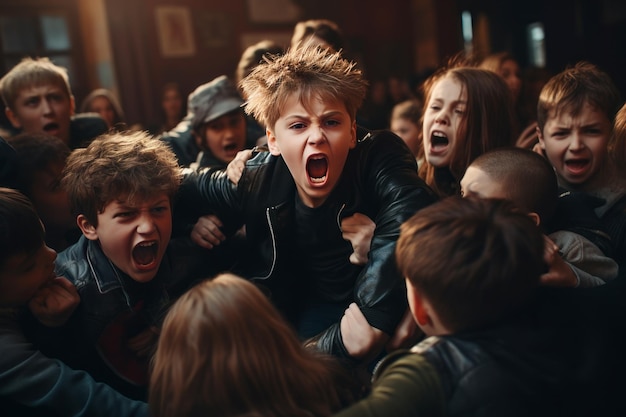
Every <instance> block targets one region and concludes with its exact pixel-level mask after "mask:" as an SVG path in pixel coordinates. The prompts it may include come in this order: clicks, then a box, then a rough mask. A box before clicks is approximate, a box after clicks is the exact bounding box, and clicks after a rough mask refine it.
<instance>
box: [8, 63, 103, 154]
mask: <svg viewBox="0 0 626 417" xmlns="http://www.w3.org/2000/svg"><path fill="white" fill-rule="evenodd" d="M0 93H1V94H2V100H3V101H4V105H5V106H6V107H5V113H6V115H7V118H8V119H9V121H10V122H11V124H12V125H13V127H14V128H15V129H16V130H17V131H18V132H27V133H47V134H49V135H53V136H56V137H58V138H59V139H61V140H62V141H63V142H65V144H66V145H67V146H69V147H70V148H72V149H74V148H77V147H79V146H84V143H85V142H87V141H89V140H91V139H93V138H94V137H96V136H98V135H99V134H101V133H104V132H105V131H106V130H107V124H106V122H105V121H104V119H102V118H101V117H99V116H98V117H95V116H92V115H91V114H84V115H81V116H78V117H75V116H74V110H75V107H76V106H75V102H74V95H73V94H72V91H71V88H70V82H69V77H68V75H67V70H66V69H65V68H63V67H60V66H58V65H55V64H54V63H53V62H52V61H51V60H50V59H48V58H36V59H32V58H24V59H23V60H22V61H20V62H19V63H18V64H17V65H16V66H14V67H13V68H11V70H9V72H7V73H6V74H5V75H4V76H3V77H2V79H0Z"/></svg>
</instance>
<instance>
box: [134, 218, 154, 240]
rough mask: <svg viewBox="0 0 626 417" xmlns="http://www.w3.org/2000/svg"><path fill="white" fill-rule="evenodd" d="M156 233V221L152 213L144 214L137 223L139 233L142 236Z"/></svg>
mask: <svg viewBox="0 0 626 417" xmlns="http://www.w3.org/2000/svg"><path fill="white" fill-rule="evenodd" d="M153 231H154V219H153V218H152V216H151V215H150V213H142V214H141V215H140V216H139V218H138V222H137V233H139V234H142V235H147V234H150V233H152V232H153Z"/></svg>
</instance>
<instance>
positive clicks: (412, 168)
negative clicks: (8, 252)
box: [182, 47, 435, 361]
mask: <svg viewBox="0 0 626 417" xmlns="http://www.w3.org/2000/svg"><path fill="white" fill-rule="evenodd" d="M241 87H242V90H243V93H244V96H245V97H247V103H246V112H247V113H249V114H251V115H252V116H254V117H255V118H256V119H257V120H258V121H259V123H260V124H261V125H263V126H266V134H267V141H268V143H267V144H268V148H269V151H264V152H260V153H258V154H257V155H256V156H255V157H253V158H252V159H250V160H249V161H247V162H246V166H245V169H244V171H243V174H242V177H241V179H240V180H239V182H238V184H237V185H234V184H232V183H231V182H230V181H229V179H228V178H227V177H226V175H225V174H224V173H223V172H215V171H213V172H211V171H207V172H203V173H193V174H190V175H189V176H188V177H187V178H186V180H185V181H184V186H183V191H184V193H183V196H184V195H185V194H187V197H186V198H187V199H191V198H193V197H194V196H195V197H196V198H197V199H199V200H198V201H200V202H202V203H203V206H204V209H205V210H206V212H213V213H214V214H216V215H217V216H218V217H219V218H220V219H221V220H222V222H223V225H224V231H225V232H226V234H228V233H232V232H233V231H235V230H237V229H238V228H239V227H240V226H241V225H243V224H245V225H246V236H247V239H248V242H249V243H250V245H251V246H252V247H253V250H252V251H250V253H249V256H247V258H246V259H245V261H246V262H245V265H243V269H242V270H241V271H238V272H239V273H240V274H241V275H243V276H245V277H248V278H250V279H253V280H254V281H256V282H257V283H259V284H261V285H263V286H265V287H267V289H268V292H269V293H270V294H271V297H272V299H273V301H274V302H275V303H276V304H277V306H278V307H279V308H281V309H282V310H283V311H284V312H285V314H287V316H288V318H289V319H290V320H292V321H293V322H294V323H295V325H296V326H297V328H298V330H299V333H300V335H301V337H303V338H311V339H309V342H308V345H310V346H315V347H317V348H319V349H321V350H323V351H326V352H329V353H333V354H335V355H338V356H340V357H345V358H349V357H351V358H353V359H355V360H359V361H367V360H371V359H372V358H373V357H375V356H376V355H377V354H378V353H380V352H381V351H382V348H383V346H384V344H385V342H386V340H387V339H388V337H389V335H391V334H393V332H394V330H395V327H396V326H397V324H398V322H399V320H400V318H401V317H402V314H403V313H404V311H405V309H406V307H407V304H406V296H405V295H404V285H403V281H402V279H401V278H400V276H399V275H398V272H397V270H396V266H395V262H394V258H393V251H394V249H395V245H396V239H397V238H398V234H399V227H400V224H401V223H402V222H403V221H404V220H406V219H408V218H409V217H410V216H411V215H412V214H413V213H415V212H416V211H417V210H419V209H421V208H423V207H425V206H427V205H429V204H431V203H432V202H433V201H434V200H435V197H434V196H433V194H432V192H431V191H430V190H429V188H428V187H427V186H426V185H425V184H424V183H423V181H421V180H420V179H419V178H418V176H417V167H416V162H415V158H414V157H413V155H412V154H411V152H410V151H409V149H408V148H407V146H406V145H405V144H404V142H402V140H401V139H400V138H398V137H396V136H395V135H393V134H391V133H390V132H383V131H381V132H375V133H367V134H364V136H362V137H358V135H357V126H356V122H355V117H356V111H357V109H358V108H359V106H360V105H361V103H362V101H363V98H364V96H365V92H366V81H365V79H364V78H363V76H362V74H361V71H360V70H358V69H357V68H356V67H355V64H354V63H351V62H349V61H347V60H345V59H343V58H342V57H341V55H340V54H339V53H332V52H329V51H325V50H321V49H318V48H314V47H309V48H304V47H303V48H297V49H294V50H291V51H289V52H287V53H286V54H285V55H283V56H277V57H273V59H267V60H266V61H265V62H264V63H262V64H260V65H259V66H257V67H256V68H255V69H254V70H253V71H252V72H251V73H250V74H249V75H248V76H247V77H246V78H245V79H244V80H243V81H242V83H241ZM359 136H360V135H359ZM194 193H199V195H197V194H196V195H194ZM182 200H183V201H184V200H185V198H183V199H182ZM198 201H196V203H197V202H198ZM357 213H358V214H363V215H366V216H368V217H370V218H371V219H373V220H374V221H375V223H376V225H377V226H376V230H375V232H374V234H373V238H372V240H371V249H370V252H369V257H368V259H367V260H366V261H364V263H365V265H357V264H356V263H359V262H355V263H352V262H351V261H350V257H351V255H352V254H353V252H355V248H353V247H352V245H351V243H350V242H349V241H347V240H345V239H344V236H343V232H344V231H345V230H343V228H342V227H343V225H342V222H343V221H344V220H345V219H346V218H349V217H351V216H353V215H355V214H357ZM344 224H345V223H344ZM351 302H356V304H357V305H358V306H359V308H360V309H361V310H362V311H363V314H364V315H365V317H367V322H368V325H367V327H366V328H364V329H360V330H359V331H354V332H342V331H341V329H340V327H339V321H340V319H341V317H342V315H343V312H344V310H345V309H346V307H347V306H348V305H349V304H350V303H351ZM361 331H365V332H366V334H368V335H373V337H372V338H369V337H362V335H363V334H362V333H361ZM366 340H367V342H365V341H366ZM370 341H372V342H371V343H369V342H370Z"/></svg>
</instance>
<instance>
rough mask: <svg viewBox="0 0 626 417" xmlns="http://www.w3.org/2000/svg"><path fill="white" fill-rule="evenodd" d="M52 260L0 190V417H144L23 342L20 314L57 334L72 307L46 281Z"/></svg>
mask: <svg viewBox="0 0 626 417" xmlns="http://www.w3.org/2000/svg"><path fill="white" fill-rule="evenodd" d="M55 258H56V252H55V251H54V250H52V249H50V248H49V247H48V246H46V244H45V241H44V229H43V226H42V224H41V221H40V220H39V216H38V215H37V212H36V211H35V208H34V207H33V205H32V203H31V202H30V201H29V200H28V199H27V198H26V197H25V196H24V195H23V194H21V193H19V192H18V191H16V190H12V189H8V188H0V346H1V350H2V356H1V357H0V408H1V409H2V413H3V415H5V416H20V417H22V416H50V415H53V416H57V415H58V416H77V417H78V416H85V417H87V416H110V415H117V416H137V417H139V416H147V415H148V409H147V405H146V404H144V403H140V402H137V401H131V400H129V399H128V398H125V397H123V396H122V395H120V394H119V393H117V392H115V391H114V390H113V389H111V388H110V387H109V386H107V385H105V384H102V383H97V382H96V381H94V380H93V379H92V378H91V377H90V376H89V375H88V374H87V373H85V372H83V371H75V370H73V369H71V368H70V367H68V366H67V365H66V364H64V363H63V362H61V361H59V360H56V359H51V358H48V357H46V356H44V355H43V354H42V353H41V352H40V351H39V350H38V349H37V348H36V347H35V346H34V345H33V344H32V343H31V341H30V340H29V339H28V338H27V337H26V336H25V334H24V331H23V328H22V325H21V323H22V320H21V317H22V316H23V315H24V314H27V313H26V311H25V310H26V307H27V306H28V307H29V308H30V310H31V311H32V312H33V314H34V315H35V316H36V318H37V319H38V320H40V321H41V322H42V323H43V324H44V325H46V326H59V325H61V324H63V322H65V320H67V318H68V317H69V315H71V313H72V311H74V308H75V307H76V305H77V304H78V302H79V299H78V294H76V290H75V289H74V286H73V285H72V284H71V283H70V282H69V281H67V280H66V279H65V278H62V277H57V276H56V275H55V274H54V260H55Z"/></svg>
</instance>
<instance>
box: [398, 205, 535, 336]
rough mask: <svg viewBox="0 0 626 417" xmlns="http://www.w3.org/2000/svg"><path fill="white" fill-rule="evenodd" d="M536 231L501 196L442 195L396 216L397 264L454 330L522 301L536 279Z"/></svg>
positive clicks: (482, 323) (500, 313)
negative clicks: (406, 217) (410, 214)
mask: <svg viewBox="0 0 626 417" xmlns="http://www.w3.org/2000/svg"><path fill="white" fill-rule="evenodd" d="M543 245H544V242H543V235H542V233H541V232H540V230H539V228H538V227H537V226H536V225H535V224H534V223H533V222H532V220H531V219H530V217H529V216H527V215H526V214H524V213H521V212H520V211H519V210H516V209H515V207H514V206H513V204H512V203H510V202H508V201H504V200H489V199H484V200H483V199H475V198H460V197H449V198H446V199H444V200H441V201H439V202H437V203H435V204H433V205H430V206H428V207H426V208H423V209H421V210H419V211H418V212H417V213H416V214H415V215H413V217H411V218H410V219H409V220H407V221H406V222H405V223H404V224H402V226H401V229H400V237H399V239H398V244H397V247H396V261H397V264H398V267H399V270H400V272H401V273H402V275H403V276H404V277H406V279H408V280H409V281H410V282H411V284H412V285H413V286H415V288H417V289H418V290H419V291H421V293H422V295H423V296H424V297H425V298H426V299H427V300H428V301H429V302H430V303H431V305H432V306H433V308H434V309H435V311H436V313H437V315H438V317H439V319H440V320H441V322H442V323H443V324H444V325H445V326H446V327H447V328H448V329H450V330H451V331H453V332H457V331H461V330H466V329H472V328H477V327H482V326H485V325H488V324H490V323H492V322H494V321H496V320H498V319H500V318H502V317H503V316H504V315H506V314H507V313H510V312H512V311H514V310H515V309H517V308H519V307H521V306H522V305H523V304H524V303H525V302H526V301H527V299H528V297H529V296H530V294H531V292H532V291H533V290H534V288H535V287H537V286H538V283H539V276H540V275H541V273H542V271H543V268H544V262H543Z"/></svg>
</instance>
